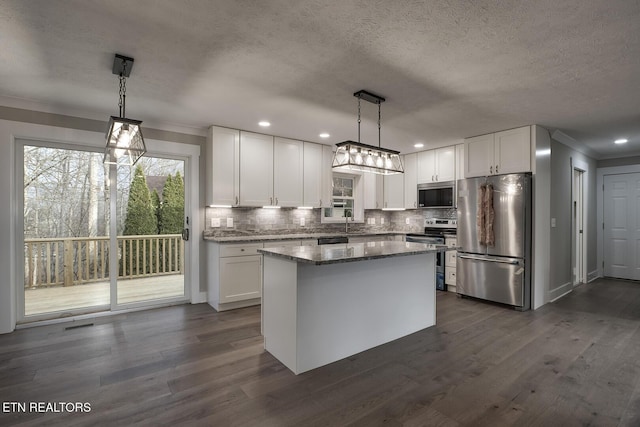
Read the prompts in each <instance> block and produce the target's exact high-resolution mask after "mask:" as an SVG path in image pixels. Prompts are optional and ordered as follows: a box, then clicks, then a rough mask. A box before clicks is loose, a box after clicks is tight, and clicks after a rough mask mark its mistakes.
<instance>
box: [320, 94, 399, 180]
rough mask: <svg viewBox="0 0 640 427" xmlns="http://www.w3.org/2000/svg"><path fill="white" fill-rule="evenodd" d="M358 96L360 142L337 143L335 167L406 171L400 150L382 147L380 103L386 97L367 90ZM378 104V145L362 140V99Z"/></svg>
mask: <svg viewBox="0 0 640 427" xmlns="http://www.w3.org/2000/svg"><path fill="white" fill-rule="evenodd" d="M353 96H355V97H356V98H358V142H355V141H343V142H339V143H337V144H336V154H335V156H334V157H333V164H332V167H333V168H343V169H351V170H358V171H363V172H372V173H377V174H382V175H392V174H397V173H404V167H403V166H402V160H401V159H400V152H399V151H395V150H390V149H388V148H382V147H381V145H380V104H382V103H383V102H384V101H385V99H384V98H383V97H381V96H378V95H375V94H373V93H371V92H368V91H366V90H364V89H363V90H359V91H357V92H356V93H354V94H353ZM362 99H364V100H365V101H368V102H371V103H372V104H378V146H377V147H376V146H374V145H367V144H363V143H361V142H360V101H361V100H362Z"/></svg>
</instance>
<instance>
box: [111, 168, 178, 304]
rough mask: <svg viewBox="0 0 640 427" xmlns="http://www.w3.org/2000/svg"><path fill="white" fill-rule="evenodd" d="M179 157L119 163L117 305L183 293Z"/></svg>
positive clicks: (173, 296) (170, 296)
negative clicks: (131, 164)
mask: <svg viewBox="0 0 640 427" xmlns="http://www.w3.org/2000/svg"><path fill="white" fill-rule="evenodd" d="M184 166H185V162H184V161H183V160H177V159H169V158H159V157H149V156H145V157H143V158H141V159H140V160H139V161H138V163H137V164H136V165H135V166H133V167H130V166H118V167H117V179H118V183H117V184H118V192H117V200H116V219H117V230H118V233H117V234H118V238H117V242H116V243H117V253H118V272H119V273H118V278H117V288H116V298H115V299H116V302H117V305H122V304H130V303H141V302H145V301H152V300H157V299H163V298H179V297H184V296H185V286H184V266H185V263H184V261H185V259H184V258H185V246H184V240H183V239H182V230H183V229H184V228H185V224H184V222H185V214H184V200H185V198H184V194H185V193H184V179H183V177H184Z"/></svg>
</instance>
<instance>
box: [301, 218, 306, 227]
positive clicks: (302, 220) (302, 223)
mask: <svg viewBox="0 0 640 427" xmlns="http://www.w3.org/2000/svg"><path fill="white" fill-rule="evenodd" d="M305 223H306V221H305V220H304V217H301V218H300V226H301V227H304V224H305Z"/></svg>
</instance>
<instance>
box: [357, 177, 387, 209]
mask: <svg viewBox="0 0 640 427" xmlns="http://www.w3.org/2000/svg"><path fill="white" fill-rule="evenodd" d="M362 176H363V179H364V208H365V209H382V206H383V204H384V195H383V193H384V188H383V187H384V183H383V176H382V175H380V174H377V173H363V174H362Z"/></svg>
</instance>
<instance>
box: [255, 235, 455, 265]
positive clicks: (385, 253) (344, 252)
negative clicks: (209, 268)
mask: <svg viewBox="0 0 640 427" xmlns="http://www.w3.org/2000/svg"><path fill="white" fill-rule="evenodd" d="M455 249H456V248H455V247H449V246H446V245H431V244H425V243H413V242H396V241H388V242H366V243H346V244H344V243H343V244H335V245H322V246H290V247H276V248H265V249H258V252H261V253H262V254H264V255H269V256H275V257H280V258H285V259H289V260H292V261H297V262H302V263H307V264H315V265H324V264H336V263H341V262H353V261H364V260H369V259H377V258H390V257H395V256H405V255H416V254H427V253H434V252H446V251H449V250H455Z"/></svg>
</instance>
